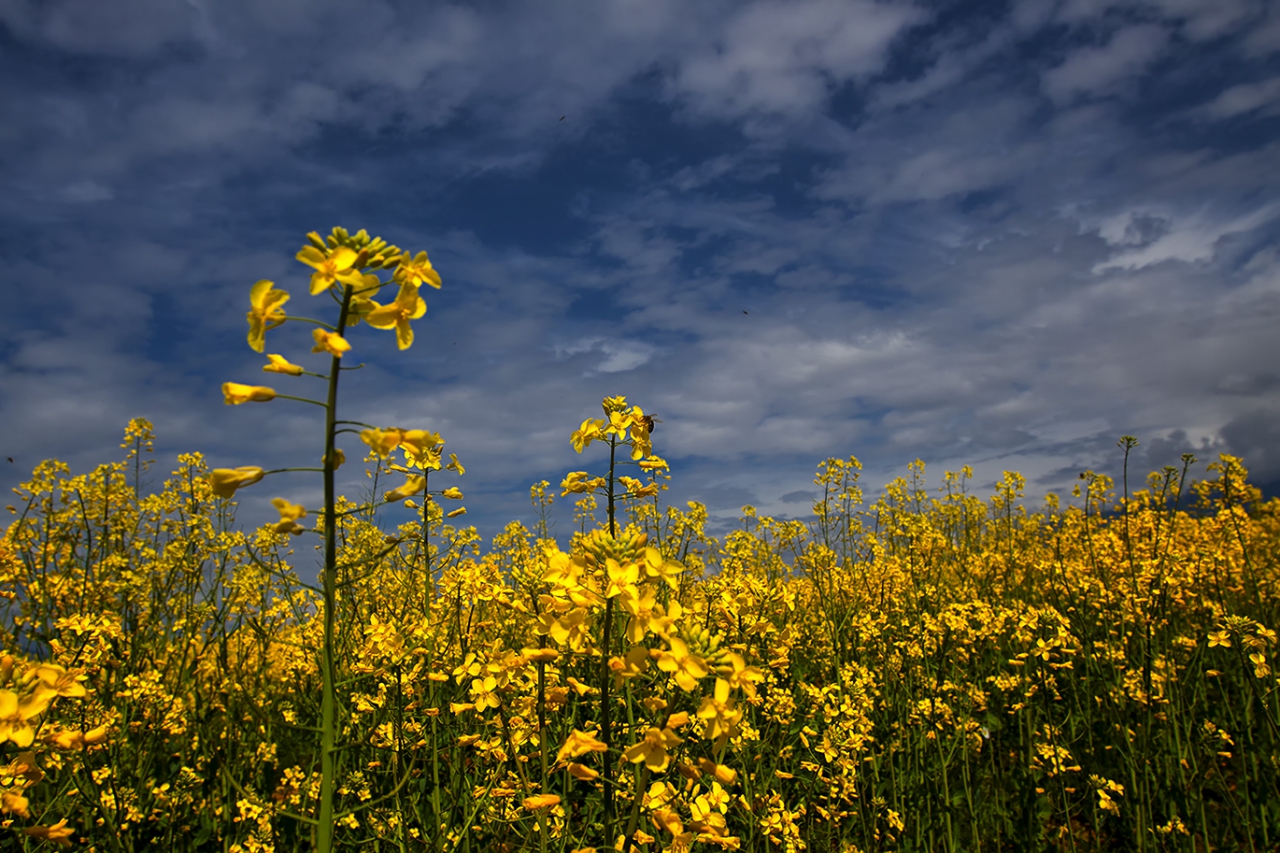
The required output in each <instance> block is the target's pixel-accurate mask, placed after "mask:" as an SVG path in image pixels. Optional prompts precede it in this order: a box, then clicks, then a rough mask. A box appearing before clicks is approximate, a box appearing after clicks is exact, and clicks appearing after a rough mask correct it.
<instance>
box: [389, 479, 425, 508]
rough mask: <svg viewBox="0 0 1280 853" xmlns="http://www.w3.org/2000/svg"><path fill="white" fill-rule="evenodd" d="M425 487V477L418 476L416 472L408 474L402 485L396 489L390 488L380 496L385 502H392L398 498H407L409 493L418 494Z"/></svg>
mask: <svg viewBox="0 0 1280 853" xmlns="http://www.w3.org/2000/svg"><path fill="white" fill-rule="evenodd" d="M426 487H427V478H426V477H420V476H418V475H417V474H410V475H409V476H408V478H407V479H406V480H405V484H404V485H403V486H401V487H400V488H398V489H392V490H391V491H389V492H387V493H386V494H385V495H383V496H382V499H383V500H384V501H386V502H387V503H394V502H396V501H398V500H403V499H404V498H407V497H409V496H410V495H416V494H419V493H420V492H421V491H422V490H423V489H425V488H426Z"/></svg>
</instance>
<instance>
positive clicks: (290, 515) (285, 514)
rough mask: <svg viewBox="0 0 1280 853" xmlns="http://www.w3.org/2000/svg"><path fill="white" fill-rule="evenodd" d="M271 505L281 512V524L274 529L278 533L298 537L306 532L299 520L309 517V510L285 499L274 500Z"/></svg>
mask: <svg viewBox="0 0 1280 853" xmlns="http://www.w3.org/2000/svg"><path fill="white" fill-rule="evenodd" d="M271 505H272V506H274V507H275V508H276V509H277V510H278V511H279V512H280V522H279V524H276V525H275V527H273V528H272V529H273V530H275V532H276V533H292V534H293V535H294V536H297V535H299V534H301V533H304V532H306V528H305V527H303V526H302V525H301V524H298V519H299V518H306V517H307V508H306V507H304V506H302V505H301V504H295V503H289V501H287V500H285V499H284V498H272V499H271Z"/></svg>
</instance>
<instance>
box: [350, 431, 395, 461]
mask: <svg viewBox="0 0 1280 853" xmlns="http://www.w3.org/2000/svg"><path fill="white" fill-rule="evenodd" d="M404 436H405V431H404V430H402V429H397V428H395V427H388V428H387V429H375V428H370V429H363V430H360V440H361V441H363V442H364V443H365V444H367V445H369V449H370V450H372V451H373V452H374V453H376V454H378V456H379V458H382V459H386V458H387V455H388V454H389V453H391V451H393V450H395V449H396V448H397V447H399V446H400V442H402V441H404Z"/></svg>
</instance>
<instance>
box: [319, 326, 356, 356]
mask: <svg viewBox="0 0 1280 853" xmlns="http://www.w3.org/2000/svg"><path fill="white" fill-rule="evenodd" d="M311 337H312V338H313V339H314V340H315V342H316V345H315V346H313V347H312V348H311V351H312V352H327V353H329V355H331V356H333V357H334V358H342V354H343V353H346V352H350V351H351V344H350V343H349V342H348V341H347V339H346V338H344V337H343V336H342V335H339V334H338V333H337V332H326V331H325V330H324V329H312V330H311Z"/></svg>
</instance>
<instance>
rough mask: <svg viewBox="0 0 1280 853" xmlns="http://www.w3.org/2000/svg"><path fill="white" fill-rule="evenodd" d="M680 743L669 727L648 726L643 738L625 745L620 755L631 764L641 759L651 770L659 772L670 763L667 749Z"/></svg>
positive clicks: (673, 747)
mask: <svg viewBox="0 0 1280 853" xmlns="http://www.w3.org/2000/svg"><path fill="white" fill-rule="evenodd" d="M681 743H682V741H681V739H680V738H679V737H678V736H677V735H676V733H675V732H673V731H671V730H670V729H657V728H650V729H649V730H648V731H646V732H645V734H644V739H643V740H641V741H640V742H639V743H637V744H635V745H634V746H629V747H627V749H625V750H624V751H623V753H622V755H623V757H624V758H626V759H627V760H628V761H630V762H631V763H632V764H638V763H640V762H641V761H643V762H644V764H645V766H646V767H648V768H649V769H650V770H651V771H653V772H654V773H661V772H662V771H663V770H666V769H667V765H668V764H669V763H671V756H670V755H668V754H667V751H668V750H671V749H675V748H676V747H677V746H679V745H680V744H681Z"/></svg>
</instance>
